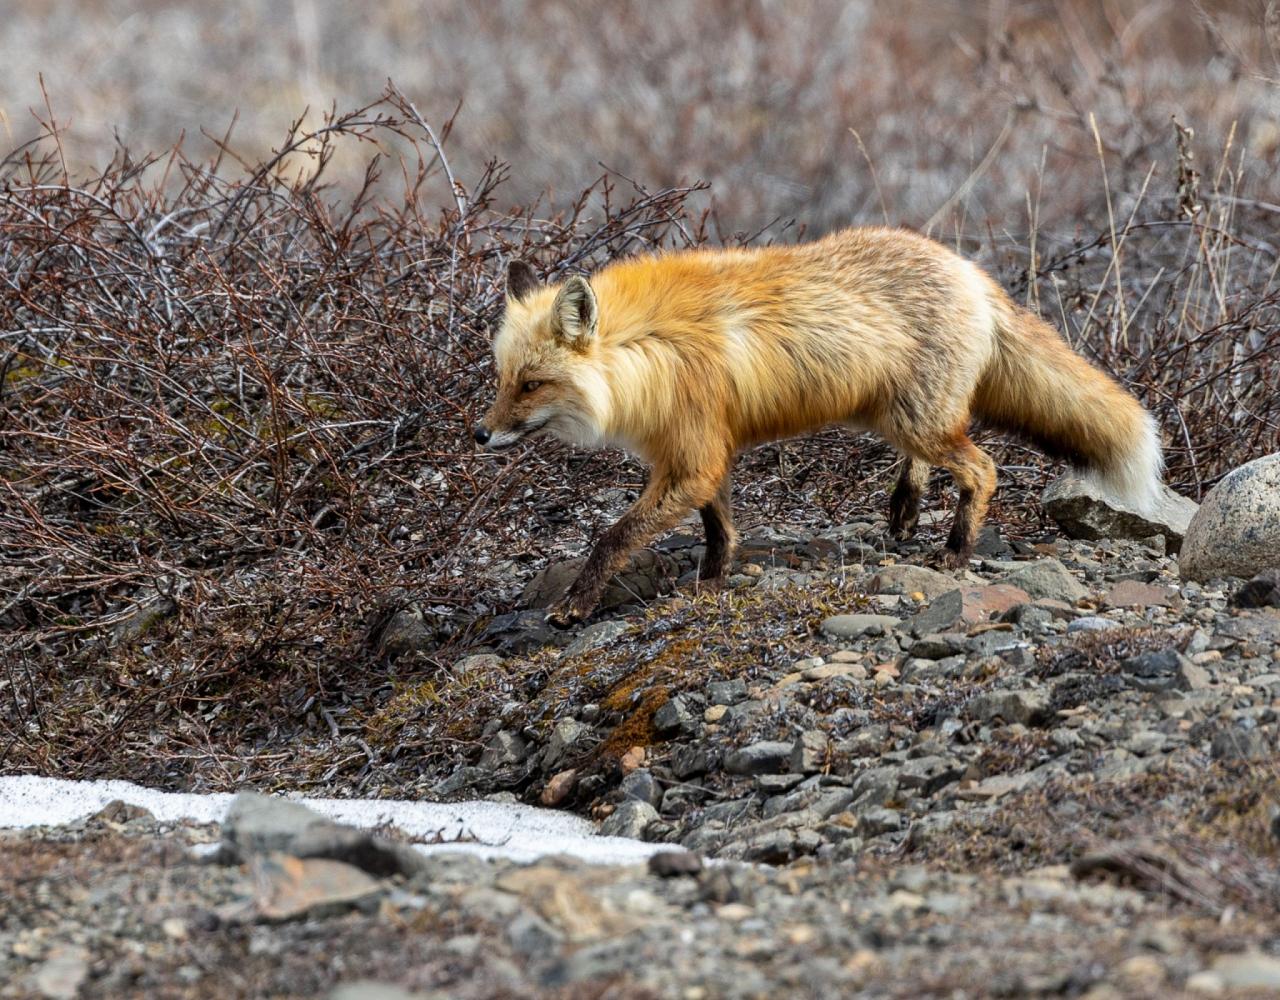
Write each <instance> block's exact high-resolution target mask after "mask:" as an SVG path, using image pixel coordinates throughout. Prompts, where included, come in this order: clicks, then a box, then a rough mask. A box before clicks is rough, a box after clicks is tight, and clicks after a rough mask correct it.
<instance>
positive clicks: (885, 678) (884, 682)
mask: <svg viewBox="0 0 1280 1000" xmlns="http://www.w3.org/2000/svg"><path fill="white" fill-rule="evenodd" d="M893 681H894V675H893V674H891V673H889V671H887V670H877V671H876V677H875V681H874V682H873V683H874V684H875V686H876V690H879V691H882V690H884V689H885V688H887V687H889V686H890V685H892V684H893Z"/></svg>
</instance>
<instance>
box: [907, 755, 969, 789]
mask: <svg viewBox="0 0 1280 1000" xmlns="http://www.w3.org/2000/svg"><path fill="white" fill-rule="evenodd" d="M964 771H965V768H964V765H962V764H960V763H959V762H957V761H954V760H949V759H947V758H946V757H938V756H927V757H916V758H915V759H913V760H909V761H907V762H906V763H905V764H903V765H902V768H901V769H900V770H899V771H898V787H899V788H905V789H907V790H908V791H914V792H917V793H918V794H920V795H932V794H933V793H934V792H936V791H938V790H939V789H941V788H945V787H946V786H947V785H949V784H951V783H952V782H955V781H959V780H960V777H961V776H962V775H963V774H964Z"/></svg>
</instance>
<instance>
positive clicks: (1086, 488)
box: [1040, 475, 1197, 552]
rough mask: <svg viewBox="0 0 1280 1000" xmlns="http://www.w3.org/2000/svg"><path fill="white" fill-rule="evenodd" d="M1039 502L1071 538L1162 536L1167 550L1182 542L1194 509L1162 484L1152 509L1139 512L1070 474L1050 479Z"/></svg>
mask: <svg viewBox="0 0 1280 1000" xmlns="http://www.w3.org/2000/svg"><path fill="white" fill-rule="evenodd" d="M1040 502H1041V503H1042V504H1044V509H1045V513H1047V514H1048V515H1049V516H1050V517H1052V518H1053V519H1054V521H1056V522H1057V523H1058V526H1059V527H1060V528H1061V529H1062V530H1063V532H1064V533H1065V534H1067V535H1068V536H1070V537H1071V538H1084V539H1088V540H1090V541H1097V540H1098V539H1101V538H1135V539H1144V538H1150V537H1151V536H1152V535H1164V537H1165V544H1166V545H1167V546H1168V548H1169V551H1171V552H1176V551H1177V550H1178V547H1179V546H1180V545H1181V544H1182V539H1183V536H1184V535H1185V534H1186V532H1187V526H1188V525H1189V524H1190V523H1191V519H1192V518H1193V517H1194V516H1195V513H1196V509H1197V508H1196V503H1195V501H1194V500H1188V499H1187V498H1186V497H1184V496H1180V495H1179V494H1177V493H1174V492H1173V490H1171V489H1169V488H1168V487H1167V486H1163V485H1162V486H1161V487H1160V492H1159V494H1158V496H1157V499H1156V502H1155V504H1154V505H1153V507H1152V509H1151V510H1150V511H1149V512H1147V513H1146V514H1139V513H1138V512H1137V511H1135V510H1133V509H1132V508H1130V507H1129V506H1128V505H1127V504H1125V503H1123V502H1122V501H1120V500H1119V499H1117V498H1116V497H1114V496H1111V495H1110V494H1108V493H1107V492H1106V491H1104V490H1103V489H1102V487H1100V486H1099V485H1097V484H1096V483H1094V482H1093V481H1091V480H1086V479H1082V478H1080V477H1079V476H1074V475H1065V476H1059V477H1058V478H1057V479H1055V480H1054V481H1053V482H1051V483H1050V484H1049V485H1048V486H1047V487H1045V491H1044V493H1043V494H1041V497H1040Z"/></svg>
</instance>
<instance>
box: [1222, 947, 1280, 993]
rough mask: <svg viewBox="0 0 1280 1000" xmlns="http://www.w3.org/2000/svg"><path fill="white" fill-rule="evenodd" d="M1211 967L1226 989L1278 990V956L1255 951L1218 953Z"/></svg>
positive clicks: (1279, 960) (1279, 964) (1279, 961)
mask: <svg viewBox="0 0 1280 1000" xmlns="http://www.w3.org/2000/svg"><path fill="white" fill-rule="evenodd" d="M1212 969H1213V972H1214V973H1215V974H1216V975H1217V977H1218V979H1219V980H1220V981H1221V983H1222V985H1223V986H1225V987H1226V988H1228V989H1233V990H1280V958H1273V957H1272V956H1271V955H1264V954H1262V953H1260V952H1256V951H1247V952H1244V953H1243V954H1239V955H1219V956H1218V957H1217V958H1215V959H1214V960H1213V966H1212Z"/></svg>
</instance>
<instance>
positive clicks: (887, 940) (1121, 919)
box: [0, 519, 1280, 998]
mask: <svg viewBox="0 0 1280 1000" xmlns="http://www.w3.org/2000/svg"><path fill="white" fill-rule="evenodd" d="M698 556H699V549H698V547H697V546H696V544H693V540H692V539H687V538H676V539H673V540H670V541H669V542H668V543H666V544H665V545H663V546H661V547H659V549H658V550H656V551H655V552H654V553H652V554H649V555H647V556H646V557H645V559H644V560H642V562H641V564H639V565H638V566H637V567H636V568H634V569H633V571H632V573H631V574H630V575H629V576H627V577H624V578H623V579H622V580H620V581H619V585H618V587H616V588H615V590H614V593H613V595H612V603H613V604H614V607H613V609H611V610H608V611H606V612H605V613H604V615H603V616H602V618H601V620H599V621H597V622H595V623H594V624H590V625H588V626H587V627H585V628H583V629H581V630H579V631H577V632H576V633H573V634H569V635H560V634H556V633H551V632H548V631H547V630H545V628H544V626H543V625H542V622H541V615H540V613H538V612H537V611H528V612H522V613H516V614H513V615H508V616H505V617H502V618H499V619H495V620H493V621H492V622H489V623H488V624H487V626H485V627H484V630H483V631H481V629H480V628H479V627H478V628H477V630H476V641H475V642H474V644H473V648H472V649H471V650H470V651H468V655H466V656H465V657H461V658H460V659H458V660H457V661H456V662H454V663H453V664H452V666H451V667H450V668H449V669H447V670H444V671H441V672H439V673H437V674H435V675H433V676H431V677H430V678H426V677H423V676H417V675H413V674H407V675H405V676H404V677H403V679H402V680H401V681H399V682H398V683H397V684H396V685H395V687H394V690H393V691H392V692H391V693H390V694H389V696H388V697H386V698H385V699H384V700H383V701H382V702H381V703H379V704H377V705H373V706H369V707H367V709H366V710H365V711H364V713H363V714H362V715H361V716H360V725H361V727H362V730H361V731H362V733H363V737H362V738H363V739H364V740H366V741H367V743H368V744H369V745H370V746H371V747H372V748H373V751H372V752H376V753H378V754H379V755H382V760H383V761H384V764H383V765H382V766H381V767H379V768H376V769H375V771H376V772H380V773H381V774H382V778H381V779H380V780H381V781H383V782H385V784H384V785H382V786H381V787H385V788H388V789H392V788H394V789H395V792H396V794H397V795H399V796H401V797H413V796H415V795H423V796H430V797H443V798H448V797H457V798H471V797H479V796H490V797H498V798H508V799H509V798H513V797H515V798H520V799H523V800H525V801H531V802H540V803H542V804H543V805H546V806H548V807H555V808H566V809H575V810H578V811H581V812H584V813H586V814H588V815H592V816H595V817H597V818H599V819H600V820H601V821H602V823H601V825H602V829H603V831H604V832H608V833H614V834H622V835H627V836H634V837H640V838H644V839H647V840H651V841H655V842H661V843H663V844H665V845H668V846H669V847H670V849H671V852H672V853H670V854H665V855H661V856H659V858H658V859H656V860H655V861H654V862H653V869H652V870H646V869H644V868H591V867H587V866H583V865H580V864H575V863H572V862H567V861H563V860H555V859H547V860H544V861H543V862H540V863H538V864H536V865H533V866H516V865H512V864H510V863H502V862H481V861H477V860H475V859H468V858H462V857H457V856H452V857H445V856H436V857H433V858H431V859H430V860H428V861H424V862H422V863H421V864H411V865H408V866H406V867H404V868H403V869H401V868H394V867H393V868H392V869H386V868H374V870H369V869H370V864H369V863H368V861H367V859H365V860H364V861H361V860H360V859H361V858H362V857H363V856H364V855H362V854H360V853H359V852H357V853H356V854H355V855H353V854H351V853H350V852H348V853H347V854H343V855H341V856H339V857H332V856H330V857H326V858H324V859H321V860H323V862H324V864H323V865H321V869H324V870H321V869H317V868H316V867H315V865H316V863H317V859H316V858H314V857H309V858H305V859H302V860H299V859H298V858H297V857H296V856H295V855H292V854H290V853H289V850H290V849H291V847H290V845H289V844H288V843H285V844H284V845H283V846H281V845H279V844H276V845H274V846H272V847H271V849H270V850H271V851H274V852H275V853H270V852H269V851H265V849H264V851H258V852H257V853H255V852H252V851H251V852H248V853H239V854H235V853H234V852H233V853H232V854H231V855H230V856H224V858H223V860H224V861H227V862H231V863H224V864H217V863H209V862H205V861H201V860H199V859H197V858H195V857H194V856H192V855H191V853H190V852H189V850H188V849H187V844H189V843H190V842H193V841H199V840H211V839H216V838H217V837H218V835H219V834H218V831H216V830H213V829H210V828H200V827H191V828H181V829H176V830H175V829H170V828H165V827H160V826H158V825H157V824H155V823H154V822H153V821H151V820H149V819H148V818H147V817H145V816H141V817H133V818H131V817H129V816H128V815H108V816H100V817H98V818H97V819H95V820H92V821H90V822H87V823H82V824H78V825H76V826H73V827H71V828H59V829H56V830H47V831H37V832H30V831H28V832H25V833H23V834H20V835H19V834H11V835H8V836H7V837H6V839H5V843H4V851H3V855H2V856H3V858H4V860H3V862H0V864H2V865H3V866H4V868H5V869H6V871H5V873H4V874H5V878H6V881H8V882H10V884H11V885H13V886H14V891H13V892H12V893H11V894H10V895H9V898H8V902H7V903H6V904H5V906H4V907H3V908H2V909H0V914H2V915H0V967H2V968H3V979H4V981H5V982H7V984H8V985H6V986H4V987H2V988H0V996H26V995H41V991H43V995H46V996H57V995H65V996H72V995H77V994H76V991H79V993H80V994H81V995H117V994H119V993H122V992H129V991H133V990H142V991H144V992H146V993H148V994H149V995H157V996H159V995H174V996H213V995H217V996H250V995H260V994H263V993H269V994H271V995H286V996H293V995H297V996H313V995H317V994H318V993H322V992H323V991H325V990H328V989H330V988H333V987H336V986H338V985H340V984H342V983H344V982H347V983H348V984H349V982H350V981H351V980H357V979H364V980H368V979H377V980H380V981H382V982H383V983H384V984H394V985H395V986H397V987H398V988H403V989H406V990H410V991H416V992H419V993H421V994H423V995H427V996H440V997H444V996H450V997H456V996H477V997H479V996H503V995H515V994H520V995H526V996H527V995H548V996H584V997H585V996H601V995H607V996H618V997H627V996H684V997H689V998H697V997H718V996H739V997H756V996H778V995H800V996H805V995H812V996H831V995H847V994H852V993H855V992H861V993H862V994H864V995H868V996H926V995H946V996H974V997H978V996H1001V995H1002V996H1026V995H1068V996H1076V995H1088V996H1092V997H1109V996H1178V995H1198V996H1199V995H1234V993H1235V992H1237V991H1242V990H1243V991H1247V990H1248V989H1250V988H1252V987H1255V986H1256V987H1258V988H1262V989H1280V958H1277V957H1276V956H1277V955H1280V920H1278V919H1277V918H1278V910H1277V906H1278V903H1280V874H1278V873H1277V867H1276V864H1275V860H1276V851H1277V847H1278V846H1280V840H1278V839H1277V837H1278V836H1280V822H1278V821H1277V819H1276V813H1277V809H1278V808H1280V793H1277V791H1276V771H1275V761H1276V755H1275V751H1276V735H1277V729H1278V727H1280V717H1278V716H1277V704H1278V703H1277V701H1276V697H1277V694H1278V693H1280V610H1276V609H1275V608H1274V607H1267V606H1266V605H1268V604H1273V603H1275V602H1274V598H1275V597H1276V596H1277V594H1276V588H1275V586H1274V583H1271V584H1269V583H1268V582H1267V580H1265V579H1264V580H1261V581H1260V582H1257V583H1255V584H1253V585H1252V586H1251V587H1249V588H1242V581H1239V580H1224V581H1212V580H1211V581H1209V582H1208V583H1204V584H1199V583H1188V582H1183V581H1181V580H1180V579H1179V575H1178V566H1177V561H1176V558H1174V557H1171V556H1167V555H1165V553H1164V545H1163V541H1162V540H1161V539H1150V540H1147V541H1145V542H1133V541H1109V540H1101V541H1096V542H1080V541H1067V540H1064V539H1041V540H1039V541H1015V542H1006V541H1005V540H1003V539H1001V538H1000V536H999V534H998V533H996V532H994V531H991V532H988V534H987V535H986V536H985V537H984V541H983V547H982V551H981V556H980V558H979V559H977V560H975V561H974V563H973V565H972V567H971V569H970V570H969V571H966V572H959V573H947V574H944V573H939V572H936V571H934V570H932V569H928V568H926V566H924V565H922V563H924V562H925V555H924V547H923V545H920V544H907V545H902V546H893V545H892V544H891V543H887V542H886V541H885V539H884V535H883V522H880V521H877V520H873V519H868V520H865V521H861V522H856V523H853V524H849V525H844V526H841V527H839V528H836V529H832V530H830V531H827V532H823V533H821V534H818V535H813V536H805V537H800V538H797V537H788V536H787V535H786V534H785V533H760V534H757V535H756V536H755V537H753V538H750V539H748V540H747V542H746V544H745V545H744V551H743V555H742V559H741V561H740V563H739V565H738V566H737V572H736V573H735V575H734V576H733V578H732V579H731V580H730V581H729V587H728V588H727V589H726V590H725V591H724V592H721V593H696V592H695V591H694V590H693V589H692V585H691V582H690V581H689V580H688V576H689V574H690V572H691V570H692V569H693V567H694V566H695V565H696V562H697V559H698ZM567 572H568V571H567V570H565V569H558V568H554V567H553V568H552V569H551V570H549V571H548V572H547V573H546V574H544V576H543V578H542V579H539V580H535V581H534V582H533V583H532V584H531V586H530V587H529V588H528V591H527V594H528V597H529V599H530V600H531V601H533V602H535V603H536V602H538V601H541V600H545V599H547V597H548V595H549V594H550V593H552V592H553V591H554V588H555V584H556V580H555V579H554V578H555V577H556V575H557V574H559V575H561V576H563V575H565V574H566V573H567ZM672 581H682V582H683V588H682V589H681V590H680V592H679V594H678V595H677V596H674V597H669V598H657V599H651V598H653V597H654V594H655V593H656V592H657V591H659V590H661V589H663V586H664V585H665V584H669V583H670V582H672ZM637 598H643V600H638V599H637ZM1242 605H1263V606H1261V607H1256V606H1248V607H1246V606H1242ZM394 640H395V636H394V635H391V636H390V637H389V641H394ZM408 645H409V647H410V651H409V653H408V654H407V655H408V658H409V659H410V660H411V659H412V655H413V654H412V652H411V646H412V643H409V644H408ZM344 724H345V720H344ZM419 748H422V752H420V753H419V752H415V751H417V750H418V749H419ZM308 752H311V751H310V750H309V749H308V748H306V747H300V748H299V753H300V754H305V753H308ZM223 832H224V834H225V833H226V831H223ZM391 833H392V834H394V831H391ZM281 851H283V853H281ZM304 853H305V852H304ZM704 859H705V861H704ZM325 865H336V866H337V867H336V868H332V869H325V868H324V866H325ZM362 865H363V867H362ZM281 900H283V902H281ZM380 988H381V987H380ZM386 989H387V990H390V989H391V987H390V986H387V987H386ZM59 990H61V991H62V992H61V993H59V992H58V991H59ZM360 990H362V991H363V992H359V993H356V992H352V993H350V994H347V995H352V996H355V995H361V996H365V995H368V996H375V995H386V996H393V995H399V994H395V993H393V992H384V993H382V994H376V993H374V992H371V991H372V990H373V987H372V986H369V985H368V984H367V983H366V984H365V985H363V986H361V987H360Z"/></svg>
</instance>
